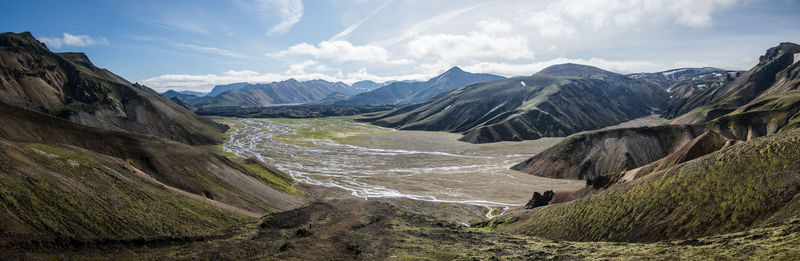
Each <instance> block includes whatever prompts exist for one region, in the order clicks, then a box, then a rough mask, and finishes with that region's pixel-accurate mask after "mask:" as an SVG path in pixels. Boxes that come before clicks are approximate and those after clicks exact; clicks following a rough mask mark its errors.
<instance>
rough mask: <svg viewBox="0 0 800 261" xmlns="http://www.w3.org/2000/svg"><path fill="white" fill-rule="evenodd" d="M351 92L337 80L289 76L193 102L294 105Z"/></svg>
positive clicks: (204, 105) (203, 105)
mask: <svg viewBox="0 0 800 261" xmlns="http://www.w3.org/2000/svg"><path fill="white" fill-rule="evenodd" d="M336 92H341V93H345V94H348V93H354V92H356V90H354V89H353V88H351V87H350V86H348V85H347V84H344V83H341V82H336V83H334V82H328V81H323V80H312V81H305V82H300V81H297V80H295V79H289V80H286V81H281V82H273V83H266V84H247V85H245V86H242V87H241V88H239V89H236V90H230V91H226V92H223V93H221V94H219V95H217V96H214V97H211V96H210V95H209V96H207V97H208V98H207V99H201V100H200V101H196V102H194V103H193V105H194V106H197V107H227V106H235V107H261V106H266V105H273V104H295V103H309V102H315V101H319V100H322V99H324V98H325V97H328V96H329V95H331V94H333V93H336Z"/></svg>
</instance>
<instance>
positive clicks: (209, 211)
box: [0, 144, 249, 252]
mask: <svg viewBox="0 0 800 261" xmlns="http://www.w3.org/2000/svg"><path fill="white" fill-rule="evenodd" d="M25 147H26V150H28V151H27V152H26V151H24V150H23V151H22V152H23V153H24V154H22V155H25V156H24V157H26V158H28V159H30V160H31V161H25V162H29V163H25V162H17V163H15V164H32V165H30V166H27V165H26V166H21V167H17V168H15V169H14V171H12V172H10V173H0V179H2V182H0V220H3V221H4V222H0V234H1V235H4V237H7V238H13V237H15V236H23V235H42V236H46V237H56V236H57V237H72V238H78V239H95V238H106V239H114V240H133V239H147V238H158V237H186V236H204V235H211V234H218V233H223V232H224V231H226V230H228V229H232V228H234V227H237V226H239V225H242V224H244V223H246V222H248V221H249V219H248V218H247V217H245V216H242V215H239V214H235V213H231V212H228V211H225V210H222V209H219V208H217V207H215V206H212V205H209V204H206V203H204V202H200V201H197V200H193V199H189V198H187V197H185V196H183V195H180V194H178V193H176V192H173V191H170V190H168V189H165V188H162V187H160V186H154V185H153V184H150V183H147V182H145V181H143V180H141V179H139V178H137V177H135V176H134V175H133V174H132V173H130V170H127V169H124V168H120V166H119V165H117V164H116V163H114V162H106V161H103V160H102V159H99V158H98V159H91V158H90V157H91V155H92V154H91V153H88V155H83V154H80V153H79V152H78V151H73V150H69V149H66V148H57V147H52V146H47V145H42V144H26V145H25ZM4 149H5V148H4ZM44 153H46V154H44ZM52 155H57V156H58V157H61V158H62V159H67V160H71V161H75V162H79V163H80V164H82V165H86V166H93V167H92V168H83V167H81V168H70V167H66V168H65V167H64V165H63V161H64V160H62V159H56V158H53V156H52ZM26 238H28V237H27V236H26ZM28 239H34V240H35V239H37V238H35V237H34V238H28ZM0 241H2V240H0ZM0 252H1V251H0Z"/></svg>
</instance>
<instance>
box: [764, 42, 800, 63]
mask: <svg viewBox="0 0 800 261" xmlns="http://www.w3.org/2000/svg"><path fill="white" fill-rule="evenodd" d="M795 53H800V45H797V44H795V43H790V42H783V43H780V44H779V45H778V46H775V47H772V48H769V49H768V50H767V53H765V54H764V55H762V56H761V57H760V58H759V60H758V61H759V64H765V63H767V62H769V61H772V60H775V59H777V58H780V57H781V56H782V55H783V54H788V55H789V56H793V55H794V54H795ZM791 58H792V59H793V57H791Z"/></svg>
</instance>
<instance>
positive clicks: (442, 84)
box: [338, 67, 504, 105]
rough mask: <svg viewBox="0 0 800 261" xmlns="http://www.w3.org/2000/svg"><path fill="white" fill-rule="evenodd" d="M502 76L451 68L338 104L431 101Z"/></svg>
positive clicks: (391, 85)
mask: <svg viewBox="0 0 800 261" xmlns="http://www.w3.org/2000/svg"><path fill="white" fill-rule="evenodd" d="M503 78H504V77H502V76H497V75H492V74H481V73H469V72H465V71H463V70H461V68H458V67H453V68H451V69H450V70H448V71H446V72H444V73H442V74H441V75H439V76H436V77H434V78H432V79H430V80H428V81H425V82H406V81H402V82H394V83H391V84H389V85H386V86H383V87H380V88H378V89H375V90H372V91H369V92H365V93H361V94H358V95H355V96H353V97H352V98H350V99H347V100H345V101H342V102H339V103H338V104H353V105H383V104H412V103H419V102H423V101H426V100H428V99H431V98H433V97H435V96H437V95H439V94H441V93H444V92H447V91H450V90H452V89H455V88H457V87H461V86H464V85H467V84H472V83H477V82H487V81H494V80H499V79H503Z"/></svg>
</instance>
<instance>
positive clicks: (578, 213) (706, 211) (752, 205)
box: [497, 129, 800, 241]
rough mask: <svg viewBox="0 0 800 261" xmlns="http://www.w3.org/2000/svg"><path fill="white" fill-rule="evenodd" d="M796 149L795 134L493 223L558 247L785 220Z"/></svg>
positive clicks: (797, 170) (799, 151)
mask: <svg viewBox="0 0 800 261" xmlns="http://www.w3.org/2000/svg"><path fill="white" fill-rule="evenodd" d="M797 144H800V130H798V129H795V130H791V131H786V132H782V133H778V134H775V135H772V136H768V137H763V138H758V139H754V140H752V141H749V142H745V143H741V144H738V145H733V146H731V147H728V148H725V149H722V150H720V151H717V152H714V153H711V154H709V155H707V156H704V157H701V158H698V159H695V160H692V161H689V162H687V163H684V164H681V165H679V166H678V167H677V168H674V169H672V170H667V171H662V172H657V173H654V174H651V175H649V176H647V177H644V178H641V179H638V180H634V181H631V182H626V183H622V184H618V185H615V186H612V187H610V188H609V189H607V190H605V191H603V192H600V193H598V194H596V195H593V196H588V197H585V198H582V199H579V200H576V201H572V202H569V203H564V204H555V205H551V206H548V207H544V208H540V209H537V210H535V211H527V212H522V213H519V214H518V215H515V216H508V217H505V218H504V220H499V221H497V223H501V225H500V230H501V231H506V232H514V233H523V234H528V235H537V236H544V237H547V238H551V239H558V240H580V241H585V240H610V241H657V240H665V239H681V238H694V237H701V236H707V235H714V234H720V233H730V232H735V231H742V230H745V229H751V228H757V227H762V226H767V225H770V224H773V223H775V222H783V221H788V220H790V219H792V218H796V217H798V216H800V205H799V204H798V201H797V198H798V197H799V196H800V146H797ZM587 213H588V214H587ZM502 223H504V224H502Z"/></svg>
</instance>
